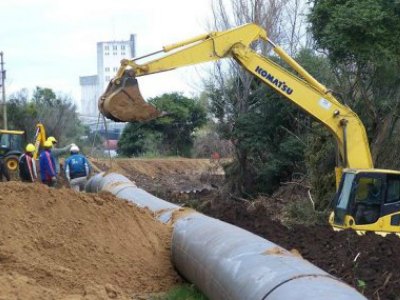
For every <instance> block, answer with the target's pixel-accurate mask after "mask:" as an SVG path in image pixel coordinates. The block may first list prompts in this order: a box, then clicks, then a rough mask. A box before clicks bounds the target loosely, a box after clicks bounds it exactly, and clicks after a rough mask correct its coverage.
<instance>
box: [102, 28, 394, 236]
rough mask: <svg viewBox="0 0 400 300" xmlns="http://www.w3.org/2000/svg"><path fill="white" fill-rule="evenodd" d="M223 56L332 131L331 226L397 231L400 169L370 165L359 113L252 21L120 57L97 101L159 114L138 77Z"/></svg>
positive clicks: (128, 113)
mask: <svg viewBox="0 0 400 300" xmlns="http://www.w3.org/2000/svg"><path fill="white" fill-rule="evenodd" d="M259 40H261V41H265V42H268V43H269V44H270V45H271V46H272V47H273V50H274V52H275V53H276V54H277V55H278V56H279V57H280V58H281V59H283V60H284V61H285V62H286V63H287V64H288V65H289V66H290V67H291V68H293V70H295V71H296V72H297V74H299V77H298V76H295V75H294V74H292V73H290V72H288V71H287V70H286V69H284V68H282V67H281V66H279V65H278V64H276V63H274V62H273V61H272V60H270V59H269V58H267V57H265V56H262V55H260V54H259V53H257V52H256V51H255V50H253V49H252V48H251V47H250V45H252V44H253V42H255V41H259ZM161 52H165V53H167V54H165V55H164V56H162V57H160V58H157V59H153V60H150V61H148V62H146V63H143V64H138V63H137V62H136V61H137V60H139V59H143V58H146V57H150V56H152V55H154V54H158V53H161ZM222 58H233V59H234V60H235V61H237V62H238V63H239V64H240V65H241V66H242V67H243V68H245V69H246V70H247V71H249V72H250V73H251V74H253V75H254V76H256V77H257V78H259V79H260V80H261V81H262V82H264V83H265V84H266V85H268V86H270V87H271V88H272V89H274V90H275V91H276V92H278V93H280V94H281V95H283V96H285V97H286V98H287V99H288V100H290V101H292V102H293V103H295V104H296V105H298V106H299V107H300V108H302V109H303V110H304V111H305V112H307V113H308V114H310V115H311V116H313V117H314V118H316V119H317V120H319V121H320V122H321V123H322V124H324V125H325V126H326V127H327V128H328V129H329V130H330V132H331V133H332V134H333V135H334V137H335V139H336V141H337V144H338V149H339V154H340V163H339V165H338V166H337V167H336V170H335V171H336V183H337V194H336V199H335V201H334V207H333V212H332V214H331V216H330V219H329V222H330V223H331V224H332V226H333V227H334V228H335V229H345V228H353V229H355V230H357V231H361V232H364V231H375V232H377V233H382V234H385V233H389V232H396V233H400V172H399V171H390V170H382V169H374V167H373V163H372V158H371V153H370V149H369V144H368V140H367V135H366V132H365V128H364V125H363V124H362V122H361V121H360V119H359V118H358V116H357V114H355V113H354V112H353V111H352V110H351V109H350V108H349V107H348V106H346V105H344V104H342V103H340V102H339V101H338V100H337V99H335V97H334V96H333V95H332V93H331V91H330V90H328V89H327V88H326V87H325V86H323V85H322V84H321V83H319V82H318V81H317V80H316V79H314V78H313V77H312V76H311V75H310V74H309V73H308V72H307V71H306V70H304V69H303V68H302V67H301V66H300V65H299V64H298V63H297V62H296V61H295V60H294V59H293V58H291V57H290V56H289V55H288V54H287V53H286V52H285V51H284V50H283V49H282V48H280V47H279V46H277V45H275V44H274V43H273V42H272V41H270V40H269V38H268V37H267V33H266V31H265V30H264V29H262V28H261V27H259V26H257V25H255V24H246V25H243V26H240V27H237V28H234V29H231V30H227V31H222V32H212V33H207V34H204V35H201V36H198V37H195V38H192V39H189V40H185V41H182V42H180V43H176V44H172V45H169V46H165V47H163V50H160V51H158V52H155V53H151V54H149V55H146V56H142V57H140V58H137V59H133V60H122V61H121V67H120V68H119V70H118V72H117V75H116V77H115V78H114V79H112V81H111V82H110V84H109V85H108V88H107V90H106V91H105V93H104V94H103V95H102V97H101V98H100V100H99V109H100V111H101V112H102V114H103V115H105V116H106V117H108V118H110V119H113V120H115V121H124V122H126V121H145V120H150V119H152V118H156V117H158V116H160V115H161V113H160V112H158V111H157V110H156V109H155V108H154V107H152V106H151V105H149V104H147V103H146V102H145V101H144V100H143V98H142V96H141V94H140V92H139V89H138V85H137V80H136V77H139V76H144V75H150V74H154V73H158V72H163V71H168V70H172V69H175V68H179V67H183V66H188V65H193V64H198V63H203V62H209V61H216V60H219V59H222Z"/></svg>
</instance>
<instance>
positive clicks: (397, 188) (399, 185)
mask: <svg viewBox="0 0 400 300" xmlns="http://www.w3.org/2000/svg"><path fill="white" fill-rule="evenodd" d="M399 201H400V176H389V177H388V181H387V196H386V201H385V203H394V202H399Z"/></svg>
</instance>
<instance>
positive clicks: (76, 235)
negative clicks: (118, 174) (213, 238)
mask: <svg viewBox="0 0 400 300" xmlns="http://www.w3.org/2000/svg"><path fill="white" fill-rule="evenodd" d="M0 195H1V196H0V220H1V226H0V299H7V300H8V299H69V300H72V299H110V298H117V299H135V298H134V297H133V296H132V295H133V294H139V293H140V294H141V293H157V292H161V291H166V290H168V289H170V288H171V287H172V286H173V285H175V284H176V283H177V282H179V281H180V278H179V276H178V275H177V273H176V272H175V270H174V269H173V266H172V264H171V262H170V240H171V229H170V228H168V227H167V226H165V225H163V224H160V223H158V222H156V221H154V220H153V218H152V217H151V215H150V214H149V213H148V212H147V211H145V210H142V209H139V208H137V207H135V206H133V205H132V204H130V203H128V202H126V201H123V200H119V199H117V198H115V197H114V196H112V195H110V194H107V193H101V194H97V195H94V194H79V193H75V192H73V191H71V190H68V189H59V190H55V189H49V188H48V187H47V186H44V185H41V184H23V183H18V182H8V183H0Z"/></svg>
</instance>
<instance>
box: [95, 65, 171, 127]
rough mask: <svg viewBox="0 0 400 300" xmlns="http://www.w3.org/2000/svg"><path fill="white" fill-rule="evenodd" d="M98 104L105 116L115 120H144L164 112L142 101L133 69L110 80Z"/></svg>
mask: <svg viewBox="0 0 400 300" xmlns="http://www.w3.org/2000/svg"><path fill="white" fill-rule="evenodd" d="M98 106H99V110H100V112H101V113H102V114H103V115H104V116H105V117H107V118H108V119H111V120H113V121H115V122H144V121H149V120H152V119H155V118H157V117H160V116H162V115H163V114H164V113H163V112H159V111H158V110H157V109H156V108H155V107H154V106H152V105H150V104H148V103H147V102H146V101H144V99H143V97H142V94H141V93H140V90H139V86H138V82H137V79H136V78H135V75H134V72H133V70H126V71H125V72H124V74H123V76H122V77H121V78H117V79H115V80H112V81H110V83H109V84H108V87H107V89H106V91H105V92H104V93H103V95H101V97H100V99H99V105H98Z"/></svg>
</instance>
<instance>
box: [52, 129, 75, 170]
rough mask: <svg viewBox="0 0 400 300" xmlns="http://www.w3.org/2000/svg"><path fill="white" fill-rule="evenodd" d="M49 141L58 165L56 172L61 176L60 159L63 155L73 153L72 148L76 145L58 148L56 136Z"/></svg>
mask: <svg viewBox="0 0 400 300" xmlns="http://www.w3.org/2000/svg"><path fill="white" fill-rule="evenodd" d="M47 140H48V141H50V142H51V143H52V145H53V148H52V149H51V153H52V154H53V157H54V161H55V163H56V172H57V174H60V162H59V158H60V156H62V155H65V154H68V153H69V152H70V151H71V147H72V146H73V145H75V144H69V145H67V146H65V147H63V148H56V145H57V139H56V138H55V137H54V136H49V137H48V138H47Z"/></svg>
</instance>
